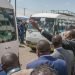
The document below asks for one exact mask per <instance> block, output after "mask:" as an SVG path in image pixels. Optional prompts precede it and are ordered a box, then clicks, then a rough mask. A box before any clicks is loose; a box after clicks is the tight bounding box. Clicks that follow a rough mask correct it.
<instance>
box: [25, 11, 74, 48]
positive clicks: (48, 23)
mask: <svg viewBox="0 0 75 75" xmlns="http://www.w3.org/2000/svg"><path fill="white" fill-rule="evenodd" d="M31 18H32V19H34V20H35V21H37V23H38V25H39V27H40V28H42V29H44V30H46V31H47V32H48V33H50V34H52V35H55V34H59V33H61V32H64V31H65V30H67V29H68V27H69V26H75V15H74V14H69V13H65V12H64V13H60V12H59V13H52V12H51V13H37V14H33V15H32V16H31ZM43 38H44V37H43V36H42V35H41V34H40V32H38V31H37V30H36V29H35V28H33V26H32V25H31V24H29V25H28V30H27V34H26V42H27V44H29V46H31V47H35V46H34V45H35V44H36V43H37V42H38V41H39V40H41V39H43ZM45 39H46V38H45ZM46 40H47V39H46Z"/></svg>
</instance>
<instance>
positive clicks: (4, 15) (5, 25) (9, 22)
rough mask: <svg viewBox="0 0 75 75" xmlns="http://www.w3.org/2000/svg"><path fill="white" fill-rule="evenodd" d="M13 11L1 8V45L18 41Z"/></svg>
mask: <svg viewBox="0 0 75 75" xmlns="http://www.w3.org/2000/svg"><path fill="white" fill-rule="evenodd" d="M13 15H14V12H13V10H12V9H4V8H0V43H4V42H9V41H13V40H16V39H17V37H16V25H15V18H14V16H13Z"/></svg>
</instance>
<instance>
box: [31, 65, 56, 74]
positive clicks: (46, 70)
mask: <svg viewBox="0 0 75 75" xmlns="http://www.w3.org/2000/svg"><path fill="white" fill-rule="evenodd" d="M31 75H57V71H56V70H54V69H53V68H51V67H50V65H48V64H42V65H40V66H38V67H36V68H35V69H34V70H33V71H32V73H31Z"/></svg>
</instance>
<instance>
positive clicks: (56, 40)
mask: <svg viewBox="0 0 75 75" xmlns="http://www.w3.org/2000/svg"><path fill="white" fill-rule="evenodd" d="M52 43H53V45H54V47H58V46H60V45H61V44H62V37H61V36H60V35H56V36H54V37H53V38H52Z"/></svg>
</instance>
